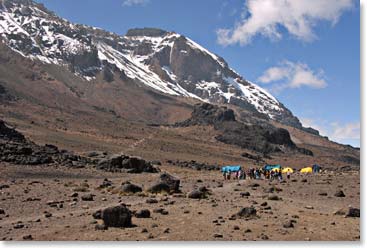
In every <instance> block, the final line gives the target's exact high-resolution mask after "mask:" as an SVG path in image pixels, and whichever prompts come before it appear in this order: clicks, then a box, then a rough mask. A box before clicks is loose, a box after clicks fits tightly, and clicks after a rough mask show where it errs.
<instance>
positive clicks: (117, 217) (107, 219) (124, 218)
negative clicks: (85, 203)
mask: <svg viewBox="0 0 367 248" xmlns="http://www.w3.org/2000/svg"><path fill="white" fill-rule="evenodd" d="M131 216H132V214H131V211H130V210H129V209H128V208H127V207H126V206H124V205H119V206H115V207H109V208H106V209H103V210H102V212H101V218H102V220H103V222H104V224H105V225H106V226H107V227H131V226H132V223H131Z"/></svg>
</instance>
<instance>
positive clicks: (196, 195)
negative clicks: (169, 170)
mask: <svg viewBox="0 0 367 248" xmlns="http://www.w3.org/2000/svg"><path fill="white" fill-rule="evenodd" d="M187 197H188V198H191V199H203V198H205V192H203V191H200V190H197V189H194V190H193V191H191V192H190V193H189V194H188V195H187Z"/></svg>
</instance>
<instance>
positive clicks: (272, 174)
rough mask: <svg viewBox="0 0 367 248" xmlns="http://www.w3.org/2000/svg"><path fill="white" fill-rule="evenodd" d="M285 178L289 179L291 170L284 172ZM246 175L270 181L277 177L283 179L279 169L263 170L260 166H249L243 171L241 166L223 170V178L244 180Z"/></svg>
mask: <svg viewBox="0 0 367 248" xmlns="http://www.w3.org/2000/svg"><path fill="white" fill-rule="evenodd" d="M286 176H287V179H290V177H291V172H289V171H287V172H286ZM246 177H248V178H249V179H268V180H270V181H272V180H275V179H278V180H279V181H282V180H283V174H282V171H281V170H280V169H279V170H263V169H261V168H250V169H248V170H246V171H244V170H243V169H242V168H241V169H240V170H238V171H223V178H224V180H231V178H232V179H234V180H236V179H237V180H244V179H246Z"/></svg>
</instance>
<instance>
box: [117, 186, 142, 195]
mask: <svg viewBox="0 0 367 248" xmlns="http://www.w3.org/2000/svg"><path fill="white" fill-rule="evenodd" d="M142 191H143V189H142V188H141V187H140V186H138V185H135V184H132V183H125V184H124V185H122V187H121V192H123V193H125V194H135V193H138V192H142Z"/></svg>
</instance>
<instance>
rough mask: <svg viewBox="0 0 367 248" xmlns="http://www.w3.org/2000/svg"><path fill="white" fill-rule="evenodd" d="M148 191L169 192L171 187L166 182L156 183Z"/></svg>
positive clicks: (155, 192)
mask: <svg viewBox="0 0 367 248" xmlns="http://www.w3.org/2000/svg"><path fill="white" fill-rule="evenodd" d="M147 191H148V192H150V193H154V194H157V193H164V192H166V193H169V192H170V187H169V186H168V184H166V183H156V184H154V185H152V186H151V187H150V188H149V189H148V190H147Z"/></svg>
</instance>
